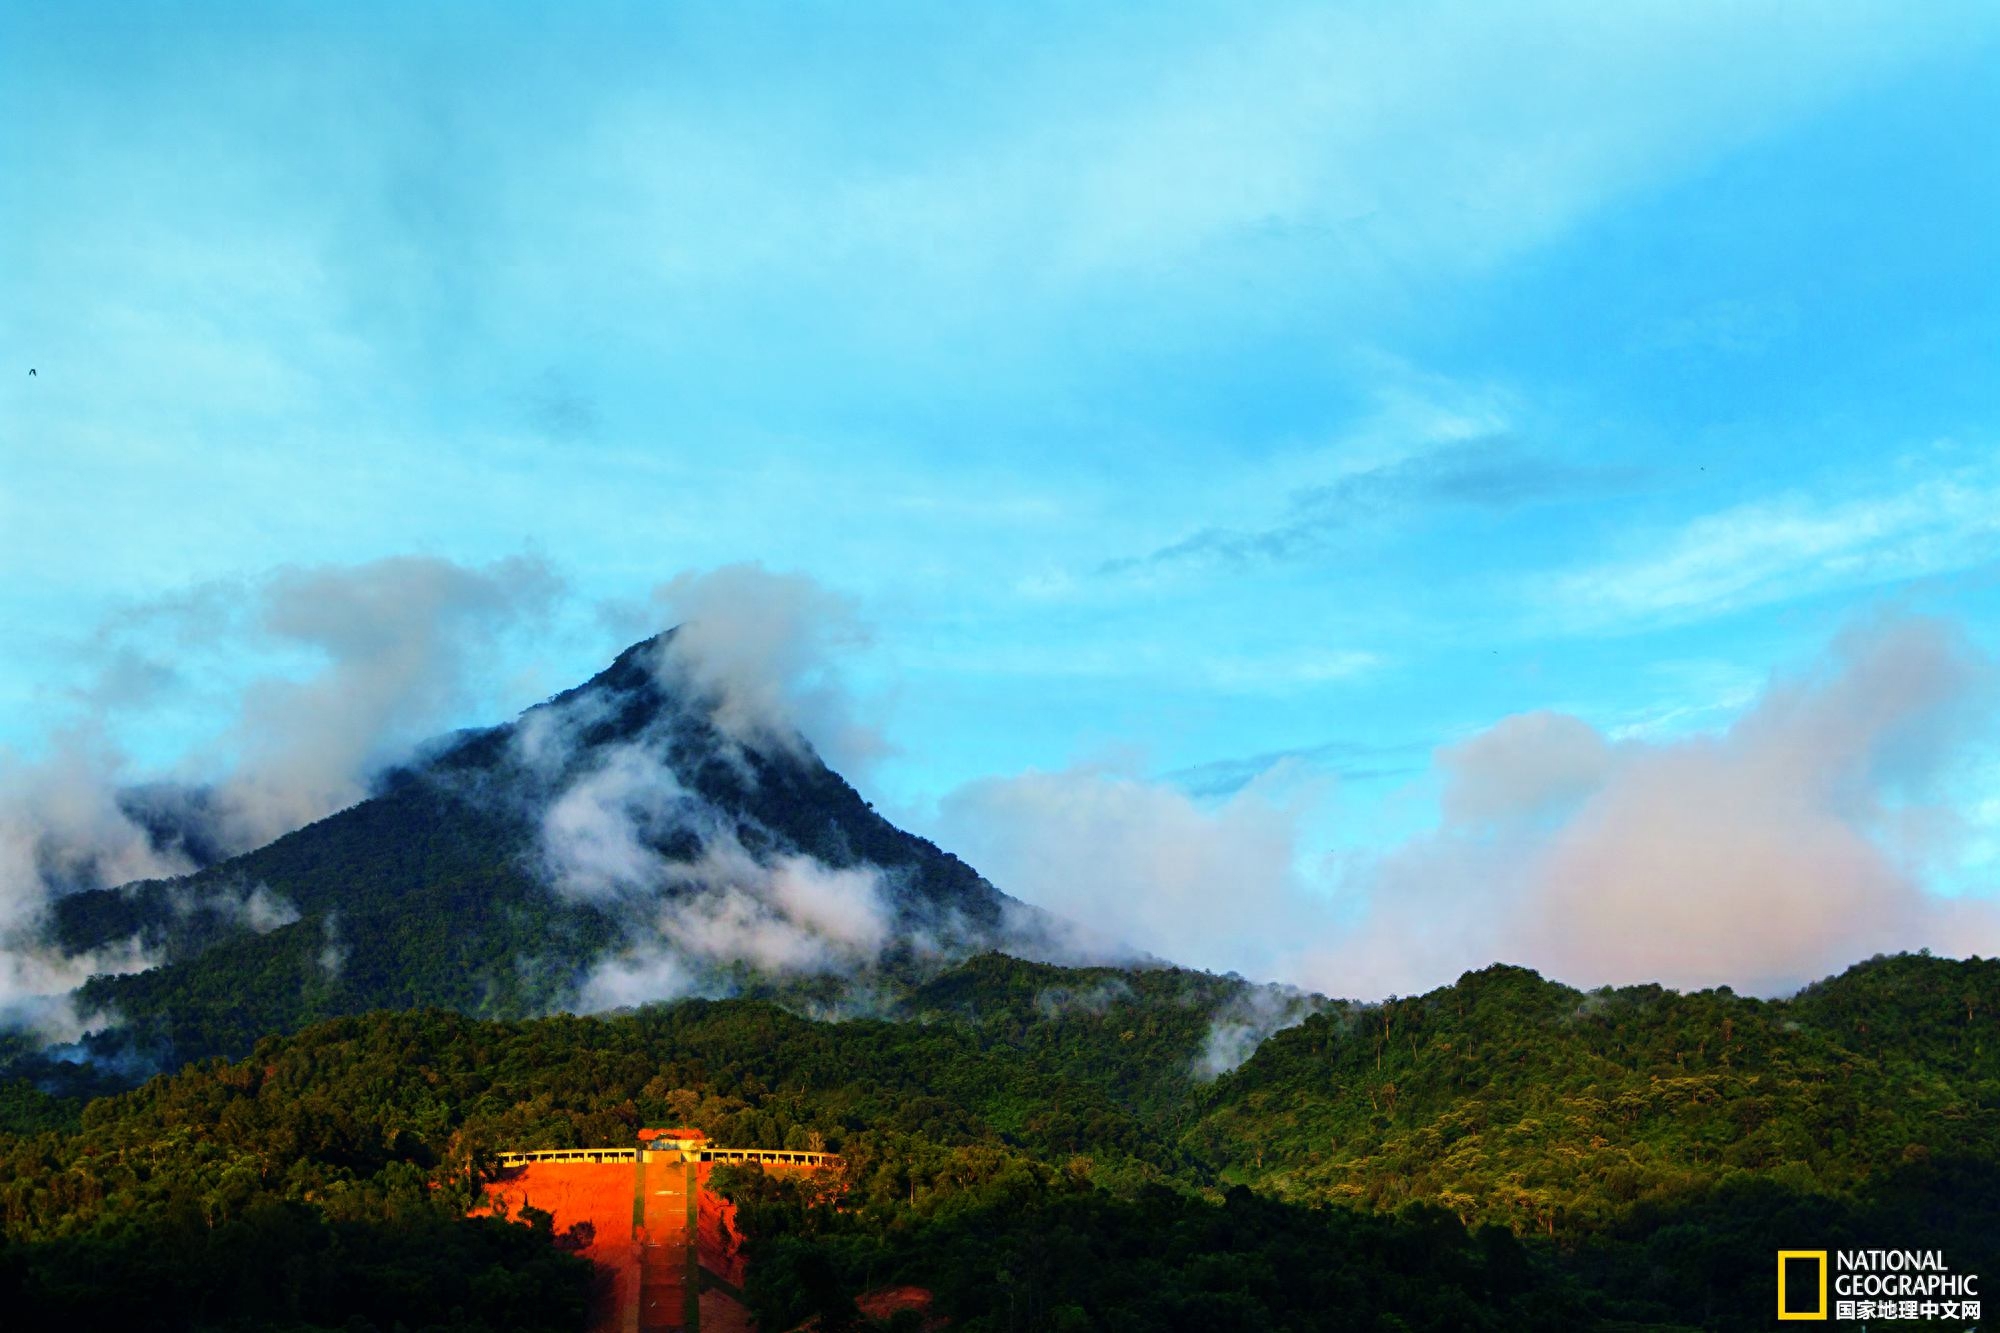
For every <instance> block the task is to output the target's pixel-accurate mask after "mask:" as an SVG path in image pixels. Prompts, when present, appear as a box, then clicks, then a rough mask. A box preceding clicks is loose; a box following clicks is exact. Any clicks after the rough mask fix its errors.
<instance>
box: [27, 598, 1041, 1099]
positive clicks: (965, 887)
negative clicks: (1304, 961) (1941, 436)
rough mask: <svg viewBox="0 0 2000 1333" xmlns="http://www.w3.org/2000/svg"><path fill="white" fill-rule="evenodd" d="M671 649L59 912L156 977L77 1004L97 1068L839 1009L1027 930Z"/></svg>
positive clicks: (651, 646)
mask: <svg viewBox="0 0 2000 1333" xmlns="http://www.w3.org/2000/svg"><path fill="white" fill-rule="evenodd" d="M672 643H673V638H672V633H671V632H669V633H668V634H666V635H661V636H659V637H657V638H653V639H648V640H645V641H643V642H641V643H638V644H635V645H633V646H632V647H631V648H628V649H627V650H626V651H625V652H623V653H621V654H620V655H619V656H618V658H617V660H616V661H614V662H613V663H612V664H611V665H610V666H609V667H608V668H606V669H605V670H604V671H603V672H601V673H599V674H598V675H597V676H595V677H593V678H592V679H591V680H590V681H588V682H587V683H585V684H583V685H581V686H579V687H577V688H575V689H572V690H569V691H566V692H564V693H562V694H559V695H557V696H556V697H554V698H553V699H550V700H548V701H547V702H546V703H543V704H541V705H538V706H537V707H535V708H531V709H529V710H528V711H527V712H526V713H524V714H522V715H521V717H520V718H518V719H517V720H515V721H514V722H511V723H508V724H506V725H503V726H496V727H491V728H487V729H482V730H477V731H472V732H467V733H461V734H459V735H456V736H452V737H448V738H445V739H444V740H442V741H440V742H437V743H435V744H434V745H432V746H431V747H429V748H428V750H427V751H426V752H425V753H423V754H422V755H421V757H420V758H419V759H418V760H416V761H414V762H412V763H410V764H408V765H407V766H404V767H401V768H398V769H396V770H394V771H393V772H391V773H389V774H387V775H386V776H385V777H384V778H383V779H382V780H381V781H380V782H379V784H378V789H377V791H376V792H375V794H374V795H373V796H371V797H370V798H369V799H367V800H364V801H362V802H360V803H359V804H357V805H355V806H352V807H351V808H349V809H346V810H342V811H340V812H339V813H337V814H334V815H332V816H330V817H328V818H325V819H322V820H320V821H318V822H316V823H313V824H311V825H309V826H307V827H305V828H301V829H299V830H297V831H296V832H293V833H290V834H288V835H286V836H284V837H282V838H279V839H278V840H277V841H275V842H273V843H271V844H269V845H268V846H265V847H261V848H258V849H257V850H255V851H251V852H249V853H247V854H244V855H240V856H236V857H233V858H230V859H227V860H222V861H219V862H217V863H215V864H212V865H209V866H208V867H206V868H205V869H203V870H201V871H199V872H198V873H195V874H192V875H188V876H185V877H182V878H179V879H174V880H162V881H150V882H143V883H137V884H128V885H123V886H119V887H116V888H109V889H100V890H92V891H86V892H80V893H74V894H70V895H67V896H65V897H62V898H60V899H58V900H57V902H56V903H55V906H54V916H53V922H52V933H53V937H54V942H55V943H56V944H57V946H58V947H60V948H61V949H62V950H64V951H65V952H68V953H71V954H78V953H85V952H87V951H91V950H98V949H105V948H109V947H116V946H120V945H122V944H123V943H124V942H127V941H132V940H136V941H138V942H139V944H140V945H141V946H142V947H143V949H144V951H145V953H146V955H147V956H148V957H149V958H151V959H154V960H156V965H155V966H152V967H150V968H148V969H146V970H144V971H140V972H135V973H130V974H126V975H104V976H98V977H95V978H93V979H92V980H91V981H89V982H88V983H87V984H86V985H85V986H84V987H83V988H82V989H81V991H80V993H79V994H78V996H77V999H78V1003H79V1008H80V1009H81V1010H82V1011H83V1012H85V1013H90V1012H97V1013H102V1014H107V1015H113V1016H115V1017H116V1018H117V1020H118V1023H119V1028H118V1031H117V1033H116V1035H115V1036H112V1037H102V1038H99V1039H98V1040H97V1045H98V1046H99V1047H100V1048H101V1049H108V1048H111V1047H116V1048H117V1049H120V1050H128V1051H129V1050H133V1049H136V1050H138V1051H139V1052H141V1053H143V1054H144V1055H146V1056H147V1057H148V1058H149V1059H151V1060H153V1061H155V1062H157V1063H159V1064H162V1065H171V1064H174V1063H178V1062H182V1061H185V1060H189V1059H195V1058H200V1057H204V1056H208V1055H218V1054H220V1055H232V1056H233V1055H239V1054H241V1053H243V1052H244V1051H247V1050H248V1049H249V1048H250V1046H251V1044H252V1043H253V1042H255V1040H256V1039H257V1038H258V1037H260V1036H262V1035H264V1034H266V1033H270V1032H281V1031H290V1030H294V1029H296V1028H298V1027H300V1026H302V1025H303V1024H305V1023H308V1022H311V1021H313V1020H315V1019H319V1018H325V1017H329V1016H333V1015H338V1014H347V1013H360V1012H363V1011H366V1010H369V1009H376V1008H411V1007H417V1006H424V1005H437V1006H443V1007H446V1008H451V1009H456V1010H459V1011H461V1012H464V1013H468V1014H476V1015H482V1016H487V1017H496V1018H504V1017H521V1016H526V1015H530V1014H535V1013H546V1012H549V1011H551V1010H555V1009H562V1008H573V1007H576V1006H577V1005H578V1004H579V1003H580V1002H584V1001H589V1002H591V1003H592V1004H593V1005H594V1006H596V1007H603V1006H604V1005H605V1004H608V1003H616V1002H620V1001H626V1000H645V999H654V998H662V997H664V996H668V995H673V994H684V993H706V994H724V993H775V992H778V991H782V992H783V993H786V994H788V995H790V996H792V997H793V998H795V999H797V1000H798V1001H799V1002H801V1003H804V1004H808V1005H810V1004H820V1005H829V1004H838V1003H839V1002H840V998H841V996H842V995H844V994H847V993H849V992H850V991H851V989H852V988H853V987H854V986H855V985H856V984H857V983H868V984H879V985H883V986H887V987H890V988H891V989H894V988H896V987H901V986H906V985H908V984H911V983H913V982H915V981H917V980H920V979H921V978H922V977H923V976H925V975H928V974H929V973H931V972H934V971H936V970H937V969H938V968H939V967H941V966H943V965H944V964H945V963H947V962H949V961H951V960H953V959H956V958H960V957H963V956H965V955H966V954H968V953H970V952H973V951H975V950H976V949H979V948H984V947H990V946H991V945H992V944H993V943H995V942H997V941H999V940H1001V939H1002V938H1004V937H1006V935H1007V933H1008V932H1009V931H1010V930H1014V929H1028V930H1033V929H1035V928H1036V923H1037V921H1038V918H1037V916H1036V914H1035V913H1034V912H1033V911H1032V909H1028V908H1026V907H1025V906H1024V905H1022V904H1020V903H1017V902H1015V901H1014V900H1012V899H1009V898H1008V897H1006V895H1004V894H1002V893H1000V892H999V891H998V890H996V889H994V888H993V886H992V885H990V884H988V883H987V882H986V881H985V880H984V879H982V878H981V877H980V876H979V875H978V873H977V872H975V871H974V870H973V869H972V868H971V867H970V866H967V865H966V864H965V863H964V862H962V861H960V860H959V859H958V858H956V857H954V856H952V855H951V854H949V853H948V852H945V851H942V850H941V849H939V848H938V847H936V846H934V845H933V844H931V843H930V842H927V841H925V840H924V839H922V838H919V837H916V836H914V835H912V834H909V833H906V832H904V831H902V830H901V829H898V828H896V827H895V826H894V825H892V824H890V823H889V822H888V821H887V820H886V819H884V818H882V816H881V815H879V814H877V813H876V812H875V810H874V809H873V808H872V807H871V806H870V805H869V804H868V803H867V802H866V801H864V800H863V799H862V798H861V796H860V795H859V794H858V793H857V792H856V791H855V790H854V788H853V787H851V786H850V785H848V783H847V782H846V781H845V780H843V779H842V778H841V777H840V776H839V775H838V774H836V773H835V772H833V771H832V770H831V769H830V768H828V767H827V766H826V765H825V764H824V763H823V762H821V760H820V759H819V757H818V756H817V755H816V754H815V753H814V752H813V751H812V750H811V748H810V747H809V746H808V745H807V744H806V743H805V742H804V741H803V740H802V739H800V738H798V737H796V736H793V735H786V734H782V733H773V734H753V735H750V736H748V737H745V736H743V735H737V734H732V733H731V732H730V731H728V730H727V729H726V719H725V718H724V717H723V716H722V712H723V710H722V707H721V703H722V701H720V700H718V699H716V698H713V697H706V696H704V695H703V694H702V692H701V691H700V690H699V689H697V688H696V687H694V686H693V685H692V684H691V683H690V682H689V681H688V680H687V679H686V678H685V677H683V676H680V675H677V673H676V672H675V670H674V668H673V661H672V656H671V648H672ZM159 806H160V802H159V801H158V800H157V799H156V800H154V801H153V803H152V805H151V806H150V807H148V808H154V809H157V808H159ZM177 836H182V835H178V834H177ZM592 987H594V988H595V989H594V990H591V991H590V993H589V994H586V993H585V992H586V990H587V989H588V988H592Z"/></svg>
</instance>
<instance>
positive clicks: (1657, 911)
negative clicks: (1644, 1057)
mask: <svg viewBox="0 0 2000 1333" xmlns="http://www.w3.org/2000/svg"><path fill="white" fill-rule="evenodd" d="M1990 675H1991V667H1990V664H1989V663H1988V662H1987V661H1986V660H1985V659H1984V658H1983V657H1981V656H1980V655H1979V654H1978V653H1977V652H1976V651H1975V650H1973V649H1972V648H1971V647H1970V645H1969V644H1968V643H1967V642H1966V641H1965V639H1964V637H1963V635H1962V634H1961V633H1959V632H1958V631H1957V630H1955V629H1954V628H1953V627H1951V626H1949V625H1947V624H1944V623H1941V622H1934V621H1924V620H1897V621H1887V622H1880V623H1873V624H1869V625H1866V626H1864V627H1862V628H1860V629H1857V630H1855V631H1852V632H1850V633H1849V634H1847V635H1844V636H1843V637H1842V638H1841V640H1840V641H1839V642H1838V643H1836V645H1835V647H1834V651H1833V653H1832V655H1831V658H1830V660H1829V662H1828V663H1827V664H1826V666H1825V667H1824V668H1823V669H1822V670H1820V671H1818V672H1816V673H1814V674H1812V675H1809V676H1805V677H1801V678H1794V679H1787V678H1780V679H1778V680H1775V681H1774V682H1773V683H1772V684H1771V685H1769V686H1768V687H1767V688H1766V690H1765V691H1764V693H1763V694H1762V696H1761V697H1760V698H1759V699H1758V700H1757V701H1756V703H1755V704H1754V705H1753V706H1752V707H1751V708H1750V709H1749V710H1748V711H1747V712H1745V713H1744V714H1743V715H1742V716H1741V717H1740V718H1739V719H1737V721H1736V722H1735V723H1734V724H1733V725H1731V726H1730V727H1729V728H1728V729H1727V730H1725V731H1722V732H1719V733H1707V734H1702V735H1696V736H1692V737H1686V738H1682V739H1676V740H1666V741H1659V742H1645V741H1636V740H1635V741H1628V742H1626V743H1624V744H1621V745H1619V746H1617V747H1615V748H1613V747H1609V746H1608V745H1607V744H1606V743H1605V742H1603V741H1602V739H1601V738H1597V739H1596V740H1595V742H1594V743H1593V739H1592V737H1593V735H1594V733H1592V732H1591V730H1590V729H1589V728H1587V727H1585V726H1584V724H1582V723H1580V722H1578V721H1577V720H1576V719H1561V720H1558V719H1556V718H1554V717H1552V716H1550V715H1541V716H1539V717H1530V718H1510V719H1506V720H1503V721H1502V722H1501V723H1499V724H1498V725H1496V726H1495V727H1494V728H1493V729H1492V730H1490V731H1489V732H1487V733H1485V734H1483V735H1482V736H1480V737H1478V738H1475V740H1473V741H1472V742H1469V743H1468V744H1467V745H1465V746H1462V747H1459V748H1458V749H1457V750H1456V751H1448V752H1445V754H1443V755H1441V756H1440V760H1441V763H1443V764H1444V765H1445V766H1446V767H1447V769H1448V770H1449V771H1450V773H1451V777H1452V780H1453V782H1454V784H1455V786H1454V787H1453V788H1451V789H1450V790H1452V791H1454V792H1455V793H1456V795H1455V797H1454V798H1451V799H1448V801H1447V806H1446V819H1445V821H1444V823H1443V824H1442V825H1440V826H1439V827H1438V828H1437V829H1436V830H1435V831H1432V832H1429V833H1426V834H1423V835H1421V836H1419V837H1417V838H1414V839H1412V840H1410V841H1409V842H1407V843H1405V844H1404V845H1403V846H1401V847H1399V848H1396V849H1394V850H1392V851H1390V852H1389V853H1387V854H1386V855H1384V856H1382V857H1380V858H1379V859H1377V860H1375V861H1373V862H1372V863H1370V864H1368V865H1366V866H1365V867H1362V868H1359V869H1358V870H1355V871H1353V872H1351V873H1350V875H1349V877H1348V879H1347V882H1346V885H1345V887H1346V888H1347V889H1348V891H1349V892H1351V893H1352V894H1354V895H1355V897H1356V898H1357V899H1358V901H1359V903H1360V905H1361V909H1362V912H1361V918H1360V920H1359V923H1358V925H1357V927H1356V928H1355V929H1354V930H1353V931H1352V932H1350V933H1347V934H1345V935H1343V936H1341V937H1336V938H1333V939H1329V940H1327V941H1325V942H1323V943H1322V944H1321V945H1319V946H1318V947H1316V948H1313V949H1310V950H1307V951H1305V952H1303V953H1302V954H1301V955H1300V956H1299V958H1298V959H1296V960H1295V963H1294V966H1296V967H1297V968H1299V969H1300V974H1302V975H1303V976H1305V977H1307V978H1309V979H1310V980H1311V981H1312V982H1313V983H1314V984H1317V985H1320V986H1323V987H1346V988H1348V989H1350V990H1354V991H1360V992H1362V993H1367V992H1369V991H1370V990H1375V991H1379V990H1382V989H1398V988H1416V987H1421V986H1429V985H1436V984H1441V983H1443V982H1446V981H1449V980H1450V979H1451V978H1452V977H1453V976H1455V975H1456V974H1457V973H1458V972H1459V971H1460V970H1463V969H1465V968H1470V967H1477V966H1481V965H1483V964H1484V963H1486V962H1490V961H1492V960H1493V959H1494V958H1496V957H1497V958H1503V959H1506V960H1509V961H1517V962H1523V963H1527V964H1529V965H1532V966H1535V967H1538V968H1541V969H1543V970H1545V971H1547V972H1549V973H1551V974H1553V975H1555V976H1557V977H1560V978H1562V979H1564V980H1568V981H1571V982H1574V983H1577V984H1586V985H1595V984H1599V983H1604V982H1613V983H1629V982H1640V981H1661V982H1665V983H1667V984H1669V985H1676V986H1683V987H1686V986H1709V985H1720V984H1728V985H1732V986H1736V987H1739V988H1746V989H1750V990H1754V991H1758V992H1764V993H1769V992H1776V991H1783V990H1786V989H1789V988H1791V987H1794V986H1797V985H1799V984H1801V983H1803V982H1806V981H1809V980H1812V979H1814V978H1816V977H1818V976H1821V975H1824V974H1826V973H1828V972H1832V971H1836V970H1838V969H1840V968H1842V967H1844V966H1846V965H1847V964H1849V963H1852V962H1855V961H1857V960H1859V959H1861V958H1865V957H1867V956H1869V955H1871V954H1874V953H1877V952H1881V951H1893V950H1898V949H1915V948H1918V947H1930V948H1934V949H1937V950H1939V951H1941V952H1946V953H1952V954H1962V953H1969V952H1991V951H1992V950H1994V949H1995V948H1996V947H2000V906H1996V905H1995V904H1993V903H1990V902H1987V903H1980V902H1973V901H1962V902H1956V903H1952V902H1947V901H1946V900H1943V899H1940V898H1938V897H1937V896H1935V895H1933V894H1932V893H1930V892H1928V891H1927V888H1926V879H1927V876H1928V875H1929V874H1930V873H1931V872H1932V871H1933V870H1934V869H1937V868H1939V866H1938V862H1937V859H1936V853H1937V852H1938V851H1939V847H1938V846H1936V845H1934V844H1933V842H1932V841H1931V838H1932V833H1933V830H1935V828H1936V827H1937V825H1938V822H1939V820H1943V821H1944V822H1945V823H1947V824H1948V823H1950V822H1952V820H1951V812H1950V811H1949V810H1948V809H1946V808H1942V807H1940V806H1939V805H1937V804H1936V803H1937V801H1938V800H1939V796H1938V790H1939V780H1940V777H1941V775H1942V774H1943V773H1945V772H1946V770H1947V769H1948V768H1949V766H1950V764H1951V763H1952V762H1953V761H1954V760H1956V759H1957V758H1959V757H1961V756H1962V755H1963V753H1964V752H1965V747H1966V745H1967V743H1968V741H1971V740H1974V739H1975V738H1977V739H1979V740H1984V739H1988V738H1989V737H1988V733H1987V732H1986V730H1985V727H1984V719H1985V706H1986V703H1987V695H1988V690H1989V688H1990V683H1991V682H1990ZM1468 758H1470V759H1472V760H1473V761H1474V762H1471V763H1468V762H1467V761H1468ZM1551 774H1555V775H1558V778H1559V780H1558V781H1556V782H1554V783H1551V781H1550V776H1551ZM1552 790H1559V791H1560V792H1561V793H1562V795H1563V801H1562V803H1561V804H1560V806H1559V807H1558V810H1557V815H1556V817H1555V818H1553V819H1550V818H1546V817H1545V816H1546V815H1547V814H1548V813H1549V811H1550V806H1549V802H1548V800H1547V798H1548V796H1549V794H1550V793H1551V791H1552Z"/></svg>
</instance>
